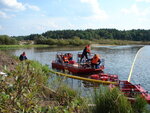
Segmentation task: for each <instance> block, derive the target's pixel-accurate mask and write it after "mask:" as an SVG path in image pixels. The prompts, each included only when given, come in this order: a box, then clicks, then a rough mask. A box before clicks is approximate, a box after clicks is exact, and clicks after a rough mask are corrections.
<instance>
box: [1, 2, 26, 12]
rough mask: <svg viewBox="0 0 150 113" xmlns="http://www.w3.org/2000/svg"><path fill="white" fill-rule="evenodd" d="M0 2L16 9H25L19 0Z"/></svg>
mask: <svg viewBox="0 0 150 113" xmlns="http://www.w3.org/2000/svg"><path fill="white" fill-rule="evenodd" d="M0 3H1V4H2V5H4V7H7V8H10V9H15V10H25V9H26V8H25V6H24V5H23V4H22V3H20V2H17V0H0Z"/></svg>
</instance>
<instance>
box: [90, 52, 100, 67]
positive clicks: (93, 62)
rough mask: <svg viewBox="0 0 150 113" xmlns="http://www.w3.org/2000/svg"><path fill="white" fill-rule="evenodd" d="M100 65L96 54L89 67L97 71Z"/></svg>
mask: <svg viewBox="0 0 150 113" xmlns="http://www.w3.org/2000/svg"><path fill="white" fill-rule="evenodd" d="M100 63H101V60H100V56H99V55H98V54H95V55H94V56H93V58H92V59H91V67H92V68H95V69H98V67H99V65H100Z"/></svg>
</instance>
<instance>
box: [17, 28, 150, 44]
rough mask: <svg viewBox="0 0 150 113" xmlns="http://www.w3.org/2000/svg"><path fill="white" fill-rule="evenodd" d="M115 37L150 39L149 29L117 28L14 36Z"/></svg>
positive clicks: (31, 38)
mask: <svg viewBox="0 0 150 113" xmlns="http://www.w3.org/2000/svg"><path fill="white" fill-rule="evenodd" d="M74 37H79V38H80V39H85V40H93V39H115V40H129V41H150V30H144V29H137V30H134V29H133V30H117V29H95V30H94V29H87V30H56V31H47V32H45V33H42V34H31V35H28V36H17V37H14V38H16V39H17V40H36V39H37V38H46V39H49V38H51V39H73V38H74Z"/></svg>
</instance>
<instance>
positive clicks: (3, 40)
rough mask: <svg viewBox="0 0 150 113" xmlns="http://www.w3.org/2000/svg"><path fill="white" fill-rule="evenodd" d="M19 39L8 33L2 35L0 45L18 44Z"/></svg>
mask: <svg viewBox="0 0 150 113" xmlns="http://www.w3.org/2000/svg"><path fill="white" fill-rule="evenodd" d="M16 44H18V41H17V40H16V39H14V38H11V37H9V36H7V35H0V45H16Z"/></svg>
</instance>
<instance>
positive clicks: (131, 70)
mask: <svg viewBox="0 0 150 113" xmlns="http://www.w3.org/2000/svg"><path fill="white" fill-rule="evenodd" d="M142 48H144V47H142ZM142 48H140V49H139V50H138V52H137V53H136V55H135V57H134V60H133V63H132V66H131V69H130V73H129V77H128V82H130V79H131V76H132V72H133V68H134V64H135V61H136V58H137V56H138V54H139V53H140V51H141V50H142Z"/></svg>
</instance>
